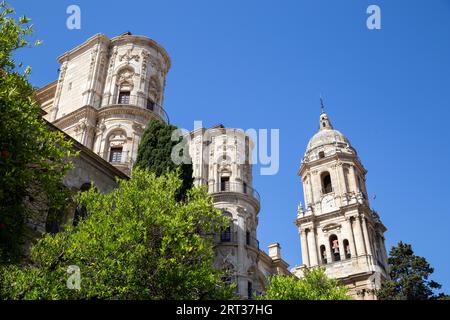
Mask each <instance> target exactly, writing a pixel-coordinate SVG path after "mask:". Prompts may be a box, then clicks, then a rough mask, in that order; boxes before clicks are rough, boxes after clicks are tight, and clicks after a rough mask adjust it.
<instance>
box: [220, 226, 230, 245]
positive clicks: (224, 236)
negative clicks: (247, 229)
mask: <svg viewBox="0 0 450 320" xmlns="http://www.w3.org/2000/svg"><path fill="white" fill-rule="evenodd" d="M220 241H221V242H230V241H231V227H230V226H228V227H227V228H226V229H225V230H223V231H222V232H221V233H220Z"/></svg>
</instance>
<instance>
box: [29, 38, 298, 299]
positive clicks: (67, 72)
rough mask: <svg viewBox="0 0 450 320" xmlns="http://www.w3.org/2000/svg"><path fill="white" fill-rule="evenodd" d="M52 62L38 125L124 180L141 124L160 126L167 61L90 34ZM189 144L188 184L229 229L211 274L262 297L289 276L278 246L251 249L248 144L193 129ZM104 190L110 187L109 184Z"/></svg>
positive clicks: (159, 51) (219, 131) (253, 227)
mask: <svg viewBox="0 0 450 320" xmlns="http://www.w3.org/2000/svg"><path fill="white" fill-rule="evenodd" d="M58 60H59V62H60V64H61V68H60V75H59V79H58V80H57V81H55V82H53V83H51V84H49V85H47V86H45V87H44V88H42V89H41V90H39V91H38V93H37V99H38V101H39V102H40V104H41V106H42V108H43V110H44V111H45V112H47V115H46V116H45V118H46V119H47V120H49V121H50V122H52V123H53V124H54V125H55V126H57V127H58V128H60V129H61V130H63V131H64V132H66V133H67V134H69V135H70V136H72V137H73V138H74V139H76V140H77V141H78V142H79V144H80V145H83V146H84V148H86V149H89V150H92V151H93V152H94V153H95V154H97V155H98V156H99V157H101V158H102V159H104V160H106V161H108V162H110V163H111V164H112V165H113V166H114V167H116V168H118V169H120V170H121V171H122V172H124V173H126V174H129V173H130V172H131V169H132V167H133V164H134V162H135V160H136V156H137V150H138V145H139V142H140V139H141V137H142V134H143V131H144V129H145V127H146V125H147V123H148V121H149V120H150V119H151V118H159V119H161V120H163V121H166V122H168V117H167V115H166V113H165V111H164V109H163V108H162V107H161V105H162V103H163V96H164V87H165V76H166V74H167V72H168V70H169V68H170V59H169V57H168V55H167V53H166V52H165V50H164V49H163V48H162V47H160V46H159V45H158V44H157V43H156V42H154V41H153V40H150V39H148V38H146V37H142V36H133V35H131V34H129V33H126V34H123V35H121V36H119V37H116V38H113V39H111V40H110V39H108V38H107V37H106V36H104V35H101V34H98V35H95V36H94V37H92V38H90V39H89V40H87V41H86V42H85V43H83V44H81V45H80V46H78V47H76V48H74V49H72V50H70V51H69V52H67V53H65V54H63V55H62V56H61V57H59V59H58ZM189 137H190V144H189V152H190V155H191V157H192V160H193V177H194V184H195V185H197V186H206V187H207V188H208V192H209V193H210V194H211V195H212V197H213V200H214V205H215V207H217V208H218V209H221V210H222V211H223V212H224V214H225V215H227V216H229V217H230V218H231V221H232V223H231V224H230V227H229V228H228V229H227V230H224V231H223V232H222V233H221V234H218V235H216V247H215V248H216V253H217V259H216V263H215V264H216V267H217V268H220V269H228V270H230V271H231V275H232V277H231V279H229V280H230V281H234V282H235V283H236V284H237V288H236V289H237V293H238V294H239V295H240V296H241V297H242V298H243V299H246V298H251V297H252V295H253V294H254V293H255V292H256V293H257V294H259V293H261V292H263V291H264V288H265V285H266V280H267V277H268V276H269V275H271V274H290V272H289V271H288V264H287V263H286V262H285V261H284V260H283V259H282V258H281V254H280V250H281V248H280V245H279V244H272V245H271V246H270V247H269V254H266V253H265V252H263V251H262V250H260V248H259V242H258V240H257V226H258V213H259V210H260V199H259V194H258V193H257V192H256V190H255V189H253V186H252V184H253V177H252V166H251V159H250V156H251V152H250V151H251V149H252V148H253V143H252V141H251V140H250V139H249V137H248V136H246V135H245V134H244V132H243V131H241V130H238V129H226V128H224V127H223V126H217V127H214V128H211V129H204V128H201V129H197V130H194V131H193V132H191V133H189ZM107 165H109V164H108V163H106V162H105V166H107ZM77 170H78V171H75V172H74V174H69V176H68V177H67V179H68V180H69V181H71V182H75V181H77V179H84V178H83V177H87V176H88V175H89V174H92V170H91V169H90V168H89V169H88V173H89V174H88V175H86V172H84V168H83V167H79V168H78V169H77ZM97 170H99V171H101V170H102V169H101V168H97ZM94 171H95V170H94ZM77 183H78V182H77ZM80 183H81V181H80ZM69 184H70V183H69ZM107 185H108V186H110V187H114V186H115V182H113V181H111V182H110V185H109V182H108V183H107ZM108 186H105V191H108V190H106V189H108V188H107V187H108Z"/></svg>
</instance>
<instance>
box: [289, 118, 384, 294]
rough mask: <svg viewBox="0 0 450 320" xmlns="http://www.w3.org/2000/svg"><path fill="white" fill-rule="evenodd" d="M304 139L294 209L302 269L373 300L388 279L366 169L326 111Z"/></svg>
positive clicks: (380, 226)
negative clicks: (299, 194)
mask: <svg viewBox="0 0 450 320" xmlns="http://www.w3.org/2000/svg"><path fill="white" fill-rule="evenodd" d="M319 125H320V128H319V132H317V133H316V134H315V135H314V136H313V137H312V138H311V140H310V141H309V143H308V147H307V149H306V152H305V155H304V158H303V160H302V163H301V166H300V170H299V172H298V174H299V176H300V177H301V179H302V184H303V193H304V197H305V199H304V200H305V201H304V203H305V207H304V208H303V207H302V206H301V205H300V206H299V208H298V215H297V219H296V225H297V227H298V231H299V233H300V236H301V251H302V261H303V265H302V266H301V267H298V268H296V269H294V273H295V274H296V275H298V276H300V277H301V275H302V268H304V267H307V268H310V267H316V266H324V267H325V268H326V273H327V275H328V276H330V277H333V278H337V279H339V280H340V281H341V282H342V283H344V284H345V285H347V286H348V287H349V289H350V293H351V294H352V295H353V296H354V297H355V298H357V299H375V290H376V289H378V288H379V286H380V285H381V283H382V282H383V281H385V280H386V279H387V278H388V264H387V254H386V248H385V244H384V235H383V234H384V232H385V231H386V228H385V226H384V225H383V224H382V222H381V220H380V217H379V216H378V214H377V213H376V212H375V211H373V210H372V209H371V208H370V204H369V200H368V196H367V189H366V178H365V176H366V173H367V171H366V169H365V168H364V166H363V165H362V163H361V161H360V159H359V158H358V156H357V153H356V150H355V149H354V148H353V147H352V146H351V144H350V142H349V140H348V139H347V138H346V137H345V136H344V135H343V134H342V133H340V132H339V131H337V130H335V129H333V126H332V125H331V122H330V119H329V118H328V116H327V114H326V113H325V112H322V114H321V115H320V122H319Z"/></svg>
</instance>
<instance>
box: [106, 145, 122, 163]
mask: <svg viewBox="0 0 450 320" xmlns="http://www.w3.org/2000/svg"><path fill="white" fill-rule="evenodd" d="M121 161H122V148H111V153H110V154H109V162H121Z"/></svg>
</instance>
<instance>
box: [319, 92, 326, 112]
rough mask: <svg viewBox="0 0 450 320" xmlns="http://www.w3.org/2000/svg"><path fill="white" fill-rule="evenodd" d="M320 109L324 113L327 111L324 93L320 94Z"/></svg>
mask: <svg viewBox="0 0 450 320" xmlns="http://www.w3.org/2000/svg"><path fill="white" fill-rule="evenodd" d="M320 109H322V113H325V104H324V103H323V98H322V95H320Z"/></svg>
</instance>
